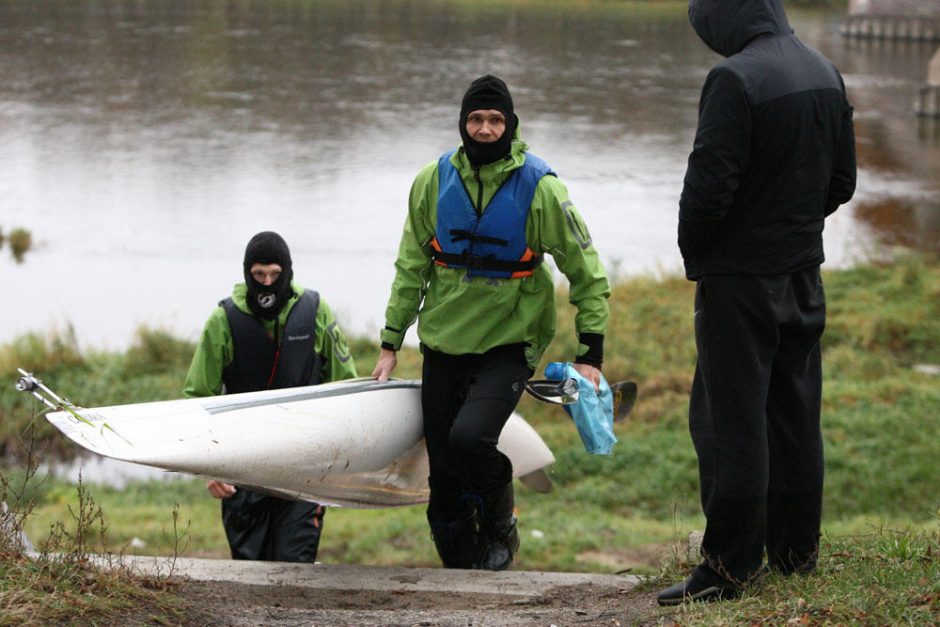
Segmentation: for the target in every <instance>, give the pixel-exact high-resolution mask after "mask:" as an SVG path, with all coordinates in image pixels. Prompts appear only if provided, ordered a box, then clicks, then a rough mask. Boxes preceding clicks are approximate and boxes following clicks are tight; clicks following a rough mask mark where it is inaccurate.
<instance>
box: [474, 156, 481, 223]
mask: <svg viewBox="0 0 940 627" xmlns="http://www.w3.org/2000/svg"><path fill="white" fill-rule="evenodd" d="M473 178H475V179H476V180H477V206H476V207H474V209H476V210H477V215H478V216H482V215H483V181H482V180H480V167H479V166H477V167H475V168H473Z"/></svg>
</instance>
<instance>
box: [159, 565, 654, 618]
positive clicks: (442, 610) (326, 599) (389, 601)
mask: <svg viewBox="0 0 940 627" xmlns="http://www.w3.org/2000/svg"><path fill="white" fill-rule="evenodd" d="M480 576H485V575H480ZM173 587H174V589H175V591H176V592H177V594H179V595H180V596H181V597H182V598H183V599H184V600H185V603H186V606H187V610H186V619H185V624H186V625H220V626H232V627H243V626H246V625H272V626H275V627H286V626H289V625H290V626H293V625H376V626H378V625H382V626H385V625H389V626H399V625H401V626H413V625H421V626H463V627H470V626H473V627H481V626H489V625H492V626H497V625H498V626H502V625H533V626H534V625H540V626H541V625H544V626H548V625H557V626H559V627H562V626H564V625H612V626H619V625H658V624H670V623H671V622H672V621H671V620H670V619H669V616H670V612H669V611H667V610H664V609H662V608H659V607H657V606H656V602H655V599H654V594H653V591H651V590H644V589H642V588H640V589H638V588H636V587H632V586H630V585H626V586H624V587H623V588H621V589H617V588H612V587H609V586H596V585H592V584H588V585H583V586H566V587H557V588H551V589H549V590H546V591H545V592H544V593H542V594H540V595H537V596H534V597H522V598H520V597H518V596H512V595H500V594H468V593H456V592H448V591H446V590H441V591H439V592H416V591H400V590H392V591H380V590H348V589H342V590H336V589H329V588H319V589H311V588H305V587H291V586H258V585H247V584H238V583H233V582H219V581H193V580H185V579H176V580H175V581H174V586H173Z"/></svg>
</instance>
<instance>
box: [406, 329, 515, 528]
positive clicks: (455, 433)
mask: <svg viewBox="0 0 940 627" xmlns="http://www.w3.org/2000/svg"><path fill="white" fill-rule="evenodd" d="M523 351H524V345H521V344H518V345H515V344H514V345H509V346H500V347H497V348H494V349H492V350H490V351H488V352H486V353H484V354H482V355H448V354H445V353H441V352H438V351H434V350H431V349H429V348H427V347H422V352H423V354H424V365H423V382H422V384H421V405H422V409H423V412H424V437H425V441H426V444H427V449H428V461H429V464H430V475H429V477H428V483H429V484H430V488H431V496H430V500H429V502H428V519H429V520H430V521H432V522H434V521H440V522H448V521H455V520H460V519H462V518H464V517H465V516H466V515H467V512H468V511H472V509H471V508H472V507H477V508H479V507H481V506H484V505H485V503H486V501H487V500H490V499H494V498H498V497H499V496H500V495H502V494H503V493H504V492H505V491H506V489H507V487H509V486H511V483H512V463H511V462H510V461H509V458H507V457H506V456H505V455H503V454H502V453H501V452H499V450H497V448H496V443H497V441H498V440H499V434H500V432H501V431H502V430H503V425H505V424H506V421H507V420H508V419H509V416H510V414H512V411H513V410H514V409H515V407H516V404H517V403H518V402H519V397H520V396H521V395H522V391H523V389H524V386H525V383H526V381H527V380H528V379H529V378H530V377H531V376H532V371H531V370H530V369H529V368H528V366H527V365H526V361H525V354H524V352H523Z"/></svg>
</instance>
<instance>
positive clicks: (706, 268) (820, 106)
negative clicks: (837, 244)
mask: <svg viewBox="0 0 940 627" xmlns="http://www.w3.org/2000/svg"><path fill="white" fill-rule="evenodd" d="M689 21H690V22H691V24H692V26H693V28H694V29H695V31H696V32H697V33H698V35H699V37H701V38H702V40H703V41H704V42H705V43H706V44H707V45H708V46H709V47H710V48H711V49H712V50H714V51H715V52H717V53H719V54H721V55H723V56H725V57H727V58H726V59H725V60H724V61H722V62H721V63H719V64H718V65H717V66H715V67H714V68H713V69H712V71H711V72H710V73H709V74H708V78H707V79H706V81H705V85H704V87H703V88H702V96H701V101H700V103H699V122H698V130H697V131H696V135H695V145H694V148H693V150H692V154H691V155H690V156H689V164H688V170H687V171H686V175H685V182H684V185H683V189H682V197H681V199H680V201H679V248H680V250H681V252H682V258H683V261H684V262H685V270H686V275H687V276H688V277H689V278H690V279H693V280H694V279H698V278H700V277H701V276H703V275H706V274H740V273H745V274H784V273H789V272H794V271H796V270H801V269H804V268H808V267H812V266H818V265H819V264H821V263H822V262H823V259H824V257H823V245H822V230H823V223H824V220H825V217H826V216H827V215H829V214H830V213H832V212H833V211H835V210H836V208H837V207H838V206H839V205H841V204H842V203H845V202H847V201H848V200H849V199H851V198H852V194H853V193H854V191H855V133H854V130H853V127H852V107H851V106H849V103H848V101H847V99H846V96H845V86H844V84H843V82H842V77H841V76H840V75H839V72H838V70H836V68H835V66H833V64H832V63H831V62H830V61H829V60H828V59H826V58H825V57H824V56H822V55H821V54H820V53H819V52H817V51H816V50H814V49H812V48H810V47H809V46H807V45H806V44H804V43H803V42H801V41H800V40H799V39H797V37H796V36H795V35H794V34H793V30H792V29H791V28H790V25H789V22H788V21H787V17H786V14H785V13H784V10H783V6H782V5H781V3H780V0H691V1H690V2H689Z"/></svg>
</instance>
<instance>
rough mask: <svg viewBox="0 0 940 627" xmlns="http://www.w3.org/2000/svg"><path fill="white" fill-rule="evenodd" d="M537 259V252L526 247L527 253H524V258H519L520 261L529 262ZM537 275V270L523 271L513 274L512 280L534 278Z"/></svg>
mask: <svg viewBox="0 0 940 627" xmlns="http://www.w3.org/2000/svg"><path fill="white" fill-rule="evenodd" d="M533 257H535V251H534V250H532V249H531V248H529V247H528V246H526V249H525V252H524V253H522V257H520V258H519V261H529V260H530V259H532V258H533ZM534 273H535V270H534V269H533V270H522V271H519V272H513V273H512V276H510V277H509V278H510V279H521V278H523V277H527V276H532V275H533V274H534Z"/></svg>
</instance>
